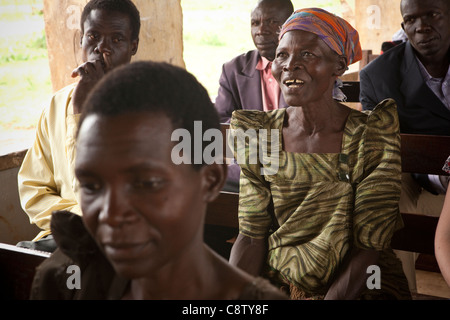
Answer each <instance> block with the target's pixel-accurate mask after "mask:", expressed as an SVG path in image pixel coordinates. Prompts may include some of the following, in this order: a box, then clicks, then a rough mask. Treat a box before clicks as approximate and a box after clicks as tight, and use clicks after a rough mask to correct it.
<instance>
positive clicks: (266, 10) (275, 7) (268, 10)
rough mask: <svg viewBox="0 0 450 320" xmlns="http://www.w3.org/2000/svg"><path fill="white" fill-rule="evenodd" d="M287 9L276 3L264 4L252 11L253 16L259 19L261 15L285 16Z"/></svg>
mask: <svg viewBox="0 0 450 320" xmlns="http://www.w3.org/2000/svg"><path fill="white" fill-rule="evenodd" d="M284 9H285V8H284V7H283V6H282V5H280V4H279V3H276V2H270V3H268V2H262V3H260V4H259V5H258V6H256V8H255V9H253V10H252V13H251V16H252V18H253V17H259V16H261V15H271V16H278V15H282V14H284V12H285V11H286V10H284Z"/></svg>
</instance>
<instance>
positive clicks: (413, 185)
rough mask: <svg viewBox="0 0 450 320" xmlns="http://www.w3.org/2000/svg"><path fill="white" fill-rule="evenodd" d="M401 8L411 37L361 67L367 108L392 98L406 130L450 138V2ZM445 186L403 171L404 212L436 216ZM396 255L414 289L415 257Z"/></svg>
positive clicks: (413, 2)
mask: <svg viewBox="0 0 450 320" xmlns="http://www.w3.org/2000/svg"><path fill="white" fill-rule="evenodd" d="M401 12H402V17H403V23H402V28H403V30H404V31H405V33H406V35H407V36H408V41H407V42H406V43H403V44H400V45H398V46H396V47H395V48H392V49H390V50H388V51H387V52H385V53H383V54H382V55H381V56H380V57H378V58H377V59H376V60H374V61H373V62H371V63H370V64H369V65H367V66H366V67H365V68H364V69H363V70H361V72H360V85H361V93H360V101H361V103H362V106H363V109H364V110H372V109H373V108H374V107H375V106H376V105H377V104H378V103H379V102H381V101H382V100H384V99H386V98H392V99H394V100H395V101H396V102H397V108H398V115H399V119H400V131H401V132H402V133H416V134H436V135H448V136H450V70H449V64H450V0H437V1H436V0H402V1H401ZM447 188H448V177H444V176H427V175H419V174H413V175H412V176H411V175H407V174H403V175H402V193H401V196H400V203H399V205H400V210H401V211H404V212H410V213H414V212H415V213H419V214H428V215H435V216H437V215H439V214H440V212H441V210H442V205H443V202H444V195H443V194H442V193H443V192H445V189H447ZM437 194H439V195H437ZM397 254H398V256H399V258H400V259H401V260H402V262H403V268H404V270H405V274H406V275H407V277H408V281H409V284H410V289H411V290H415V288H416V283H415V267H414V265H415V256H413V255H411V254H408V253H405V252H403V253H402V252H397Z"/></svg>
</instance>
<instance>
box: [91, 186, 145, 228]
mask: <svg viewBox="0 0 450 320" xmlns="http://www.w3.org/2000/svg"><path fill="white" fill-rule="evenodd" d="M123 192H124V191H120V190H109V191H108V192H106V193H105V194H104V196H103V199H102V201H101V208H100V215H99V220H100V221H102V222H105V223H107V224H108V225H111V226H113V227H119V226H121V225H123V224H126V223H130V222H134V221H136V219H137V217H138V216H137V214H136V213H135V212H134V211H133V208H132V206H131V205H130V202H129V200H128V198H127V196H126V194H124V193H123Z"/></svg>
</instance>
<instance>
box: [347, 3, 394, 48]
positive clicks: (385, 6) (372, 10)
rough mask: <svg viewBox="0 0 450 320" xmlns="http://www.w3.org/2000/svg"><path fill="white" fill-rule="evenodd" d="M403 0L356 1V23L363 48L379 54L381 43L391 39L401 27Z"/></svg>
mask: <svg viewBox="0 0 450 320" xmlns="http://www.w3.org/2000/svg"><path fill="white" fill-rule="evenodd" d="M400 1H401V0H357V1H355V25H356V29H357V30H358V32H359V35H360V39H361V46H362V48H363V50H372V51H373V53H374V54H379V53H380V51H381V44H382V43H383V42H384V41H391V40H392V36H393V35H394V34H395V33H396V32H397V31H398V30H399V29H400V28H401V22H402V20H403V19H402V16H401V13H400Z"/></svg>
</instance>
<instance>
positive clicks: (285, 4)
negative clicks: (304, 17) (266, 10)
mask: <svg viewBox="0 0 450 320" xmlns="http://www.w3.org/2000/svg"><path fill="white" fill-rule="evenodd" d="M262 3H269V4H274V5H277V6H279V7H280V8H283V10H286V12H285V13H286V14H289V15H291V14H292V13H293V12H294V5H293V4H292V1H291V0H259V1H258V6H259V5H260V4H262Z"/></svg>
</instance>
